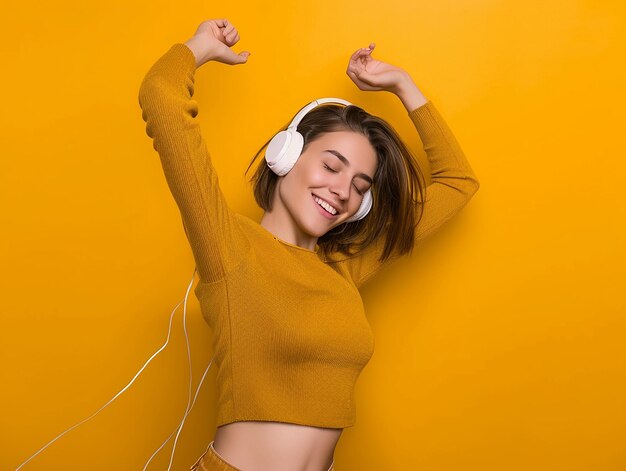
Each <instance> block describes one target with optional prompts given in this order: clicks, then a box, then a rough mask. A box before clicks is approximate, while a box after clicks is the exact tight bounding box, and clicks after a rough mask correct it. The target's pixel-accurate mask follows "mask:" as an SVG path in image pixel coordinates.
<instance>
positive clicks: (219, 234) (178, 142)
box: [139, 43, 249, 283]
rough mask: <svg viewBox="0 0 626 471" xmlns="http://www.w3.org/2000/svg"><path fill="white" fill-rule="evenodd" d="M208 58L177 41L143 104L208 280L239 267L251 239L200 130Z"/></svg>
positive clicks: (145, 88) (152, 73) (150, 75)
mask: <svg viewBox="0 0 626 471" xmlns="http://www.w3.org/2000/svg"><path fill="white" fill-rule="evenodd" d="M202 60H203V59H199V58H198V57H196V56H195V53H194V52H192V50H191V49H190V47H189V46H187V45H186V44H183V43H177V44H174V45H173V46H172V47H171V48H170V49H169V50H168V51H167V52H166V53H165V54H164V55H163V56H162V57H160V58H159V59H158V60H157V61H156V63H155V64H154V65H153V66H152V67H151V68H150V69H149V70H148V72H147V74H146V76H145V77H144V79H143V81H142V83H141V86H140V89H139V105H140V107H141V109H142V118H143V120H144V121H145V122H146V133H147V134H148V136H149V137H151V138H152V139H153V147H154V149H155V150H156V151H157V152H158V154H159V157H160V160H161V165H162V167H163V172H164V174H165V179H166V180H167V184H168V186H169V189H170V191H171V192H172V195H173V197H174V200H175V201H176V204H177V206H178V208H179V210H180V214H181V217H182V221H183V225H184V229H185V233H186V235H187V238H188V240H189V243H190V246H191V249H192V252H193V255H194V259H195V262H196V267H197V269H198V275H199V277H200V280H201V281H203V282H207V283H208V282H213V281H219V280H221V279H223V278H224V277H225V276H226V275H227V274H228V273H229V272H230V271H231V270H233V269H234V268H235V267H236V266H237V264H238V263H239V261H240V259H241V257H243V256H245V254H246V253H247V251H248V247H249V242H248V240H247V238H246V237H245V234H244V233H243V232H242V231H241V229H240V226H239V223H238V219H237V218H236V215H235V214H234V213H233V212H232V211H231V209H230V207H229V206H228V204H227V202H226V200H225V198H224V195H223V194H222V191H221V189H220V186H219V180H218V176H217V174H216V173H215V169H214V168H213V164H212V162H211V156H210V155H209V152H208V151H207V147H206V144H205V142H204V139H203V137H202V134H201V132H200V125H199V123H198V119H197V115H198V104H197V102H196V101H195V100H192V96H193V93H194V74H195V70H196V66H197V65H198V64H199V63H201V61H202Z"/></svg>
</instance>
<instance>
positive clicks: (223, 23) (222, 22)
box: [213, 18, 228, 28]
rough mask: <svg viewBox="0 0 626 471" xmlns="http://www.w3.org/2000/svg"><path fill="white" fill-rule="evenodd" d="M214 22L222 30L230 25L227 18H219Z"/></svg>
mask: <svg viewBox="0 0 626 471" xmlns="http://www.w3.org/2000/svg"><path fill="white" fill-rule="evenodd" d="M213 21H215V24H216V25H217V26H219V27H220V28H223V27H224V26H226V25H228V20H227V19H226V18H218V19H216V20H213Z"/></svg>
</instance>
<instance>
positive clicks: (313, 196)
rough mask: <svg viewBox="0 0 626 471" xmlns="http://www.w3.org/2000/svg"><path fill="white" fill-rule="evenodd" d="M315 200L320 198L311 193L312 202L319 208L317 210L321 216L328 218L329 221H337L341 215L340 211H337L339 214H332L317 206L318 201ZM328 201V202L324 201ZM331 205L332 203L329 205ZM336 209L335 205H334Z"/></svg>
mask: <svg viewBox="0 0 626 471" xmlns="http://www.w3.org/2000/svg"><path fill="white" fill-rule="evenodd" d="M315 198H320V197H319V196H317V195H316V194H313V193H311V201H313V204H314V205H315V207H316V208H317V210H318V211H319V212H320V214H322V216H324V217H326V218H327V219H335V218H336V217H337V216H338V215H339V211H337V214H330V213H329V212H328V211H326V210H325V209H324V208H322V207H321V206H320V205H319V204H317V201H315ZM320 199H321V200H324V198H320ZM324 201H326V200H324ZM326 202H327V203H328V201H326ZM328 204H330V203H328ZM332 206H333V207H334V205H332Z"/></svg>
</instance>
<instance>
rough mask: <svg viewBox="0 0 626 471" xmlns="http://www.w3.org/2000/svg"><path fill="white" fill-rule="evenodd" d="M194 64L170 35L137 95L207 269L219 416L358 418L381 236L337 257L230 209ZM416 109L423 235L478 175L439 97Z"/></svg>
mask: <svg viewBox="0 0 626 471" xmlns="http://www.w3.org/2000/svg"><path fill="white" fill-rule="evenodd" d="M195 70H196V66H195V58H194V55H193V53H192V52H191V50H190V49H189V48H188V47H187V46H186V45H185V44H183V43H177V44H174V45H173V46H172V47H171V48H170V49H169V50H168V51H167V52H166V53H165V54H164V55H163V56H161V57H160V58H159V59H158V60H157V61H156V63H155V64H154V65H153V66H152V67H151V68H150V70H149V71H148V72H147V74H146V76H145V77H144V79H143V81H142V83H141V87H140V90H139V105H140V107H141V109H142V118H143V120H144V121H145V122H146V133H147V134H148V136H149V137H151V138H152V139H153V147H154V149H155V150H156V151H157V153H158V155H159V157H160V160H161V164H162V167H163V171H164V174H165V178H166V180H167V184H168V186H169V188H170V190H171V192H172V195H173V196H174V199H175V201H176V204H177V206H178V208H179V210H180V213H181V216H182V220H183V224H184V228H185V233H186V234H187V238H188V240H189V243H190V246H191V250H192V252H193V255H194V259H195V262H196V266H197V269H198V274H199V277H200V280H199V282H198V284H197V286H196V289H195V294H196V296H197V297H198V300H199V302H200V307H201V312H202V315H203V317H204V318H205V320H206V322H207V323H208V324H209V326H210V327H211V330H212V332H213V348H214V353H215V360H214V365H216V367H217V385H218V417H217V425H218V426H220V425H223V424H228V423H231V422H235V421H245V420H255V421H277V422H288V423H295V424H302V425H310V426H317V427H331V428H345V427H350V426H353V425H354V424H355V420H356V416H355V413H356V409H355V404H354V387H355V384H356V381H357V379H358V376H359V374H360V372H361V371H362V369H363V368H364V367H365V365H366V364H367V363H368V361H369V360H370V358H371V356H372V354H373V351H374V336H373V333H372V330H371V328H370V326H369V323H368V322H367V319H366V317H365V312H364V309H363V303H362V300H361V296H360V294H359V287H361V286H362V285H363V283H364V282H366V281H367V280H368V279H370V278H371V277H372V276H373V275H374V274H375V273H377V272H378V271H379V270H380V268H381V264H380V263H379V262H378V257H379V255H380V253H381V250H382V248H383V244H384V241H383V240H381V242H380V243H379V244H377V243H374V244H373V245H372V246H370V247H368V248H367V249H366V250H364V251H362V252H361V253H358V254H356V255H354V256H352V257H347V256H343V258H342V257H341V256H338V257H334V258H336V259H337V260H335V261H334V262H332V263H331V262H329V261H327V260H325V259H324V257H323V256H322V255H321V252H320V251H319V247H318V246H317V247H316V250H309V249H305V248H302V247H299V246H297V245H294V244H291V243H289V242H286V241H283V240H281V239H279V238H278V237H276V236H274V235H273V234H272V233H271V232H269V231H268V230H267V229H265V228H264V227H263V226H261V225H260V224H259V223H258V222H256V221H253V220H252V219H250V218H248V217H246V216H244V215H241V214H239V213H235V212H233V211H232V210H231V208H230V207H229V205H228V203H227V201H226V200H225V198H224V195H223V194H222V191H221V189H220V186H219V181H218V177H217V175H216V173H215V169H214V167H213V165H212V162H211V156H210V155H209V152H208V150H207V147H206V143H205V141H204V139H203V137H202V134H201V129H200V126H199V123H198V120H197V115H198V104H197V102H196V101H194V100H192V96H193V93H194V74H195ZM408 115H409V117H410V118H411V120H412V121H413V123H414V125H415V128H416V129H417V131H418V133H419V135H420V138H421V140H422V143H423V146H424V150H425V152H426V154H427V157H428V159H429V162H430V165H431V173H432V184H431V185H430V186H429V187H428V188H427V191H426V198H425V204H424V213H423V216H422V220H421V222H420V224H419V225H418V227H417V230H416V238H417V239H418V240H419V239H422V238H424V237H426V236H427V235H429V234H431V233H432V232H433V231H435V230H436V229H437V228H438V227H440V226H441V225H442V224H443V223H445V222H446V221H447V220H448V219H450V218H451V217H452V216H453V215H454V214H456V213H457V212H458V211H459V210H460V209H461V208H462V207H463V206H464V205H465V204H466V203H467V202H468V201H469V200H470V199H471V197H472V195H473V194H474V193H475V192H476V191H477V189H478V187H479V183H478V180H477V178H476V176H475V175H474V172H473V171H472V169H471V167H470V165H469V163H468V161H467V159H466V157H465V155H464V154H463V151H462V150H461V148H460V146H459V144H458V143H457V141H456V139H455V137H454V136H453V134H452V132H451V131H450V129H449V128H448V126H447V125H446V123H445V122H444V120H443V118H442V117H441V115H440V114H439V113H438V111H437V110H436V109H435V107H434V105H433V103H432V102H431V101H428V102H427V103H426V104H424V105H422V106H420V107H418V108H416V109H415V110H413V111H411V112H410V113H408ZM383 239H384V238H383ZM392 260H393V258H392ZM387 263H388V262H387Z"/></svg>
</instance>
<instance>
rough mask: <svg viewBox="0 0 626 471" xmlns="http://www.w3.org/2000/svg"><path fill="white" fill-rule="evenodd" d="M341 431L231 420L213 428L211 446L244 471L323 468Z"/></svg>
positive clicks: (331, 454) (329, 458) (327, 465)
mask: <svg viewBox="0 0 626 471" xmlns="http://www.w3.org/2000/svg"><path fill="white" fill-rule="evenodd" d="M342 431H343V429H341V428H320V427H311V426H307V425H299V424H290V423H285V422H267V421H262V422H259V421H245V422H233V423H230V424H226V425H222V426H220V427H218V428H217V431H216V432H215V438H214V439H213V448H214V449H215V451H216V452H217V453H218V454H219V455H220V456H221V457H222V458H223V459H224V460H226V461H227V462H228V463H230V464H231V465H232V466H234V467H236V468H239V469H242V470H244V471H260V470H267V469H271V470H272V471H293V470H294V469H297V470H300V471H327V470H328V468H329V467H330V465H331V463H332V462H333V459H334V453H335V447H336V446H337V442H338V441H339V437H340V436H341V432H342Z"/></svg>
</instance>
